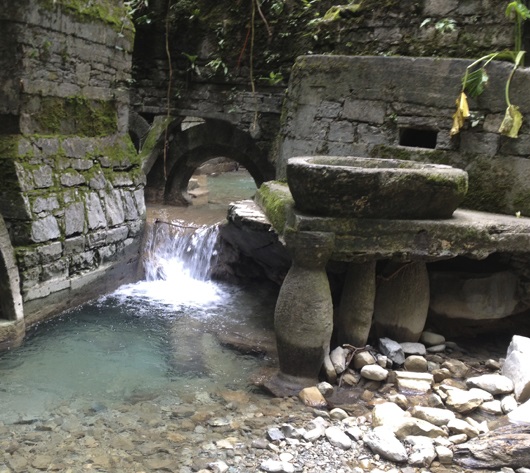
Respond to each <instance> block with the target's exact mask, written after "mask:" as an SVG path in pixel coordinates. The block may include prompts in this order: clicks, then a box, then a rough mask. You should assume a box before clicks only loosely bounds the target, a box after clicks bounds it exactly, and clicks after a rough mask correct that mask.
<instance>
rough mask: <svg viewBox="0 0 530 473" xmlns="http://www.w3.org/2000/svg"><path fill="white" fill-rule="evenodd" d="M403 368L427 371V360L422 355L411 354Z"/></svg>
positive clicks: (419, 371) (420, 371)
mask: <svg viewBox="0 0 530 473" xmlns="http://www.w3.org/2000/svg"><path fill="white" fill-rule="evenodd" d="M403 368H404V369H405V370H407V371H414V372H416V373H425V372H426V371H427V360H426V359H425V358H424V357H423V356H420V355H410V356H407V358H406V359H405V364H404V365H403Z"/></svg>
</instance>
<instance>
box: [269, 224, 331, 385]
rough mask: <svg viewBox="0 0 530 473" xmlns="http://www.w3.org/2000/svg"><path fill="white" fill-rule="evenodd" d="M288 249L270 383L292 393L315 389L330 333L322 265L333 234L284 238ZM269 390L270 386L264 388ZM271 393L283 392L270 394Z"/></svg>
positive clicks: (327, 299)
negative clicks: (274, 367)
mask: <svg viewBox="0 0 530 473" xmlns="http://www.w3.org/2000/svg"><path fill="white" fill-rule="evenodd" d="M285 240H286V245H287V248H288V250H289V251H290V253H291V255H292V260H293V261H292V266H291V268H290V270H289V272H288V273H287V276H286V277H285V280H284V282H283V285H282V287H281V290H280V294H279V296H278V302H277V303H276V311H275V319H274V326H275V331H276V343H277V346H278V357H279V363H280V373H279V375H278V376H277V377H276V378H275V380H274V381H273V382H272V384H274V385H276V387H278V386H283V387H286V386H289V387H290V388H291V393H292V394H297V390H299V389H300V388H302V387H304V386H308V385H311V384H314V383H315V382H316V381H317V379H318V374H319V371H320V368H321V366H322V362H323V359H324V349H325V347H328V346H329V343H330V338H331V332H332V330H333V303H332V300H331V292H330V288H329V281H328V277H327V274H326V269H325V267H326V263H327V261H328V260H329V257H330V256H331V253H332V251H333V245H334V240H335V235H334V234H332V233H320V232H299V233H295V232H292V233H288V234H286V236H285ZM267 387H269V388H270V386H267ZM271 391H272V392H273V393H274V394H280V393H281V395H284V394H285V393H286V392H287V391H285V390H282V389H279V390H278V389H276V390H275V389H273V388H271Z"/></svg>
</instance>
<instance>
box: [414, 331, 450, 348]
mask: <svg viewBox="0 0 530 473" xmlns="http://www.w3.org/2000/svg"><path fill="white" fill-rule="evenodd" d="M420 342H421V343H423V344H425V345H426V346H428V347H432V346H435V345H443V344H444V343H445V337H444V336H443V335H439V334H437V333H433V332H429V331H428V330H425V331H423V332H422V333H421V335H420Z"/></svg>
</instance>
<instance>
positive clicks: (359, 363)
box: [352, 351, 375, 370]
mask: <svg viewBox="0 0 530 473" xmlns="http://www.w3.org/2000/svg"><path fill="white" fill-rule="evenodd" d="M352 363H353V367H354V368H355V369H356V370H360V369H361V368H362V367H363V366H366V365H373V364H375V358H374V356H373V355H372V354H371V353H370V352H369V351H361V352H359V353H356V354H355V355H354V357H353V362H352Z"/></svg>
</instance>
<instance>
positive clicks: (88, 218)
mask: <svg viewBox="0 0 530 473" xmlns="http://www.w3.org/2000/svg"><path fill="white" fill-rule="evenodd" d="M133 37H134V30H133V28H132V25H131V23H130V21H129V19H128V17H127V14H126V12H125V9H124V7H123V3H122V2H121V0H112V1H108V0H107V1H103V0H98V1H94V2H80V1H77V0H56V1H52V0H21V1H17V2H11V1H8V0H0V48H3V47H4V46H5V45H8V47H7V48H5V49H2V52H3V53H4V54H2V55H1V56H0V71H1V72H0V81H1V84H2V87H0V181H1V182H2V187H1V188H0V212H1V214H2V216H3V217H4V220H5V222H6V227H7V229H8V232H9V236H10V239H11V243H12V245H13V248H14V253H15V255H16V260H17V263H18V269H19V272H20V279H21V282H20V290H21V293H22V299H23V303H24V316H25V321H26V325H28V324H32V323H34V322H36V321H38V320H41V319H42V318H45V317H48V316H50V315H53V314H56V313H58V312H59V311H61V310H63V309H65V308H68V307H72V306H75V305H78V304H80V303H82V302H84V301H86V300H88V299H90V298H93V297H97V296H98V295H101V294H102V293H105V292H108V291H110V290H113V289H114V288H116V287H117V286H118V285H120V284H122V283H125V282H129V281H132V280H134V279H135V278H136V277H137V274H136V265H137V261H138V254H139V249H140V239H141V233H142V229H143V224H144V216H145V204H144V198H143V186H144V183H145V176H144V175H143V173H142V171H141V168H140V162H139V158H138V156H137V153H136V151H135V149H134V147H133V145H132V143H131V141H130V139H129V137H128V134H127V122H128V105H129V98H128V91H127V85H128V80H129V78H130V69H131V54H132V42H133ZM4 41H5V42H4ZM11 78H12V80H11ZM0 338H1V337H0ZM0 341H1V340H0Z"/></svg>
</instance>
